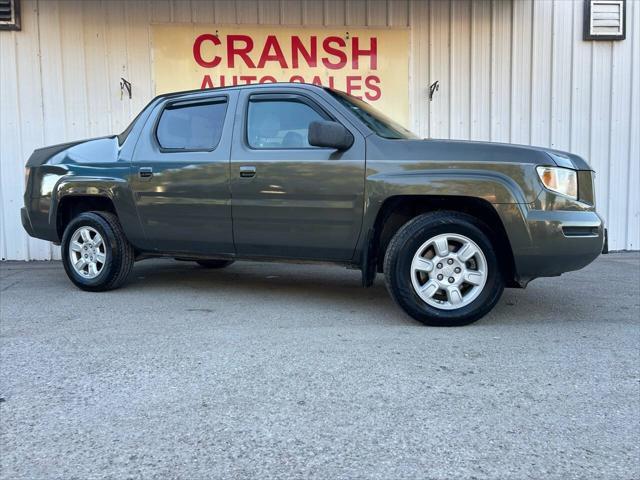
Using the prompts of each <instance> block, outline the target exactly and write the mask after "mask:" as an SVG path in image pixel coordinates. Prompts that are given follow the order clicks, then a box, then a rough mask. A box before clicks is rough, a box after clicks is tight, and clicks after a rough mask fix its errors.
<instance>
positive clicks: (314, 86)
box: [154, 82, 329, 100]
mask: <svg viewBox="0 0 640 480" xmlns="http://www.w3.org/2000/svg"><path fill="white" fill-rule="evenodd" d="M255 87H260V88H265V89H268V88H274V87H297V88H300V87H302V88H306V89H309V90H316V89H320V90H325V89H328V88H329V87H324V86H322V85H317V84H315V83H302V82H272V83H249V84H246V85H229V86H225V87H214V88H205V89H202V88H197V89H194V90H182V91H179V92H169V93H163V94H160V95H157V96H156V97H155V98H154V100H156V99H159V98H171V97H179V96H182V95H192V94H196V93H203V94H204V93H208V92H211V91H216V92H217V91H221V92H224V91H230V90H242V89H245V88H255Z"/></svg>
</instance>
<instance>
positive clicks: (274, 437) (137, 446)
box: [0, 254, 640, 479]
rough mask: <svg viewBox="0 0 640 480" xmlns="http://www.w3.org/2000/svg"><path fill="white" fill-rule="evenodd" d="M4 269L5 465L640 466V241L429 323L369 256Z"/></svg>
mask: <svg viewBox="0 0 640 480" xmlns="http://www.w3.org/2000/svg"><path fill="white" fill-rule="evenodd" d="M0 269H1V282H0V288H1V290H2V293H1V338H0V342H1V343H0V347H1V350H0V355H1V357H0V359H1V365H0V396H1V397H2V398H3V399H4V401H3V402H2V403H0V421H1V427H2V428H1V437H0V440H1V444H0V447H1V450H0V455H1V464H0V465H1V470H0V476H1V478H3V479H21V478H29V479H53V478H65V479H72V478H78V479H89V478H103V477H108V478H118V479H121V478H163V479H165V478H185V479H198V478H255V479H263V478H287V479H289V478H302V477H304V478H308V477H313V478H323V479H337V478H380V479H399V478H441V479H449V478H500V479H511V478H514V479H519V478H534V479H540V478H545V479H548V478H558V479H560V478H561V479H569V478H588V479H596V478H611V479H631V478H639V477H640V460H639V458H640V420H639V418H640V383H639V382H640V352H639V345H640V328H639V326H640V320H639V317H640V255H638V254H615V255H609V256H606V257H601V259H599V260H598V261H597V262H596V263H595V264H593V265H591V266H590V267H588V268H587V269H585V270H583V271H581V272H576V273H571V274H567V275H565V276H563V277H561V278H555V279H546V280H544V279H543V280H538V281H536V282H534V283H532V284H531V285H530V287H529V288H528V289H527V290H524V291H521V290H517V291H516V290H508V291H507V292H506V293H505V295H504V297H503V299H502V301H501V302H500V304H499V305H498V307H497V308H496V309H495V311H494V312H493V313H492V314H490V315H489V316H488V317H486V318H485V319H483V320H481V321H480V322H479V323H477V324H475V325H473V326H471V327H465V328H457V329H439V328H428V327H423V326H421V325H419V324H417V323H416V322H414V321H412V320H411V319H410V318H408V317H406V316H405V315H404V314H403V313H402V312H401V311H400V310H398V308H397V307H395V306H394V305H393V304H392V302H391V300H390V298H389V297H388V295H387V293H386V290H385V288H384V285H383V283H382V281H381V279H380V278H379V279H378V282H377V283H376V285H375V286H374V287H373V288H371V289H368V290H365V289H361V288H360V287H359V272H354V271H347V270H344V269H341V268H339V267H333V266H324V265H321V266H308V265H281V264H258V263H238V264H235V265H233V266H231V267H229V268H228V269H226V270H223V271H207V270H203V269H201V268H198V267H196V266H195V265H193V264H190V263H182V262H175V261H171V260H158V261H155V260H154V261H145V262H141V263H139V264H137V265H136V267H135V269H134V273H133V275H132V278H131V281H130V283H129V284H128V285H127V286H126V287H125V288H123V289H121V290H118V291H114V292H109V293H103V294H91V293H85V292H81V291H79V290H76V289H75V288H74V287H72V285H71V284H70V283H69V282H68V280H67V279H66V277H65V276H64V273H63V270H62V266H61V265H60V264H59V263H56V262H53V263H50V262H42V263H29V264H24V263H4V264H2V265H1V266H0Z"/></svg>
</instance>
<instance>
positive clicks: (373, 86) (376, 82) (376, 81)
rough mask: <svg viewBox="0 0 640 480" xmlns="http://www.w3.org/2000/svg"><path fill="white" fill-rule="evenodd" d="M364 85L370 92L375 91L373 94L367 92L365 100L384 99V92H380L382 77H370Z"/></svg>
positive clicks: (365, 80)
mask: <svg viewBox="0 0 640 480" xmlns="http://www.w3.org/2000/svg"><path fill="white" fill-rule="evenodd" d="M364 84H365V85H366V86H367V88H368V89H369V90H371V91H373V93H371V92H369V91H367V92H365V94H364V96H365V98H366V99H367V100H369V101H376V100H380V97H382V91H381V90H380V77H377V76H375V75H369V76H368V77H367V78H365V79H364Z"/></svg>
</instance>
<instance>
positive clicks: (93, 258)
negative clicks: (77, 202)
mask: <svg viewBox="0 0 640 480" xmlns="http://www.w3.org/2000/svg"><path fill="white" fill-rule="evenodd" d="M61 247H62V262H63V265H64V269H65V271H66V272H67V276H68V277H69V279H70V280H71V281H72V282H73V283H74V285H76V286H77V287H78V288H81V289H82V290H88V291H91V292H100V291H105V290H113V289H115V288H118V287H119V286H120V285H122V284H123V283H124V282H125V280H126V279H127V276H128V275H129V273H130V272H131V268H132V267H133V263H134V261H135V259H134V258H135V255H134V250H133V247H132V246H131V244H130V243H129V241H128V240H127V238H126V237H125V235H124V231H123V230H122V227H121V226H120V222H119V221H118V217H116V216H115V215H113V214H112V213H109V212H86V213H82V214H80V215H78V216H77V217H75V218H74V219H73V220H71V222H69V225H67V227H66V228H65V231H64V235H63V236H62V246H61Z"/></svg>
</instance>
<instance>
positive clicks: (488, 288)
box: [384, 211, 504, 327]
mask: <svg viewBox="0 0 640 480" xmlns="http://www.w3.org/2000/svg"><path fill="white" fill-rule="evenodd" d="M486 232H490V230H489V227H488V226H487V225H486V224H484V223H483V222H481V221H479V220H478V219H476V218H474V217H472V216H470V215H465V214H462V213H458V212H449V211H439V212H432V213H426V214H423V215H419V216H417V217H415V218H413V219H412V220H410V221H409V222H407V223H406V224H405V225H403V226H402V227H401V228H400V229H399V230H398V231H397V232H396V234H395V235H394V237H393V238H392V239H391V242H390V243H389V246H388V247H387V251H386V254H385V259H384V272H385V283H386V285H387V289H388V290H389V293H390V294H391V297H392V298H393V299H394V301H395V302H396V303H397V304H398V305H399V306H400V307H401V308H402V309H403V310H404V311H405V312H406V313H408V314H409V315H410V316H411V317H413V318H414V319H416V320H418V321H420V322H422V323H424V324H425V325H430V326H438V327H453V326H462V325H468V324H470V323H473V322H475V321H476V320H478V319H479V318H481V317H483V316H484V315H486V314H487V313H488V312H489V311H490V310H491V309H492V308H493V307H494V306H495V304H496V303H497V302H498V300H499V299H500V296H501V295H502V292H503V290H504V279H503V276H502V272H501V270H500V264H499V262H498V258H497V256H496V252H495V250H494V247H493V245H492V243H491V241H490V239H489V235H488V234H487V233H486ZM444 233H451V234H459V235H464V236H465V237H467V238H469V239H471V240H473V241H474V242H475V243H476V245H477V246H478V247H480V249H481V250H482V253H484V256H485V259H486V263H487V278H486V283H485V284H484V287H483V288H482V290H481V292H480V293H479V294H478V296H477V297H476V298H475V299H474V300H473V301H471V302H470V303H469V304H468V305H465V306H463V307H460V308H458V309H454V310H444V309H440V308H436V307H434V306H431V305H429V304H428V303H426V302H425V301H423V300H422V299H421V298H420V297H419V296H418V294H417V293H416V291H415V290H414V288H413V285H412V281H411V262H412V260H413V256H414V254H415V253H416V251H417V250H418V249H419V248H420V246H421V245H422V244H423V243H425V242H427V241H428V240H429V239H431V238H433V237H435V236H437V235H440V234H444Z"/></svg>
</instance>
